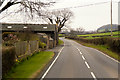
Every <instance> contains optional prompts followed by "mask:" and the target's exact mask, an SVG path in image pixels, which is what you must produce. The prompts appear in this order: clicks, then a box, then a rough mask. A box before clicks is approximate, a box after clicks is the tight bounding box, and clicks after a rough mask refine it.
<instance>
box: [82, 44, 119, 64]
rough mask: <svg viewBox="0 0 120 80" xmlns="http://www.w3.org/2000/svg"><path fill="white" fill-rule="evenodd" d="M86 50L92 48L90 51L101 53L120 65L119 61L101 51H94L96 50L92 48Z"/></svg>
mask: <svg viewBox="0 0 120 80" xmlns="http://www.w3.org/2000/svg"><path fill="white" fill-rule="evenodd" d="M84 47H86V46H84ZM86 48H90V49H93V50H96V51H97V52H100V53H101V54H103V55H104V56H106V57H108V58H110V59H112V60H113V61H115V62H117V63H120V62H119V61H118V60H116V59H114V58H112V57H110V56H108V55H107V54H105V53H103V52H101V51H99V50H97V49H94V48H91V47H86Z"/></svg>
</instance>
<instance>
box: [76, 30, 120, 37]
mask: <svg viewBox="0 0 120 80" xmlns="http://www.w3.org/2000/svg"><path fill="white" fill-rule="evenodd" d="M118 33H120V31H119V32H118V31H117V32H113V35H117V34H118ZM102 35H111V32H107V33H97V34H85V35H78V36H79V37H82V36H102Z"/></svg>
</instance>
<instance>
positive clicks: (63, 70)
mask: <svg viewBox="0 0 120 80" xmlns="http://www.w3.org/2000/svg"><path fill="white" fill-rule="evenodd" d="M62 40H63V41H64V47H63V48H62V49H61V51H60V53H59V55H58V58H57V59H56V61H55V62H54V63H53V64H52V65H51V66H50V68H49V69H48V70H47V71H46V73H45V74H44V75H43V78H44V79H45V80H46V79H50V78H52V79H51V80H53V78H54V79H56V80H57V79H58V78H59V79H60V80H61V78H62V79H65V80H66V79H67V78H69V79H68V80H70V79H78V80H118V62H116V61H115V60H113V59H111V58H110V57H107V56H106V55H104V54H103V53H102V52H100V51H98V50H96V49H93V48H89V47H85V46H82V45H80V44H78V43H77V42H75V41H72V40H68V39H64V38H62Z"/></svg>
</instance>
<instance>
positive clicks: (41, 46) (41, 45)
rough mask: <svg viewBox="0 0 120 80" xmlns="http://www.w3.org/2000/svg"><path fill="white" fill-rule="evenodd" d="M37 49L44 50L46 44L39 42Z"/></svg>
mask: <svg viewBox="0 0 120 80" xmlns="http://www.w3.org/2000/svg"><path fill="white" fill-rule="evenodd" d="M39 48H42V49H45V48H46V44H45V43H43V42H41V41H39Z"/></svg>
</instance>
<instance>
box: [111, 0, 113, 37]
mask: <svg viewBox="0 0 120 80" xmlns="http://www.w3.org/2000/svg"><path fill="white" fill-rule="evenodd" d="M111 36H113V33H112V0H111Z"/></svg>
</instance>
